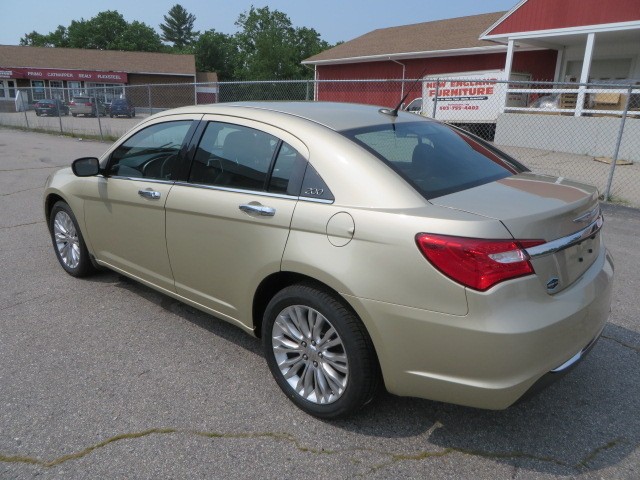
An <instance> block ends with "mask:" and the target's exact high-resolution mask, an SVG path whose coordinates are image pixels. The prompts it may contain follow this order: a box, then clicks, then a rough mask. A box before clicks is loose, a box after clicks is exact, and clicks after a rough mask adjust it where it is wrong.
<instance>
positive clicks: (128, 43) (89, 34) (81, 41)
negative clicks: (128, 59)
mask: <svg viewBox="0 0 640 480" xmlns="http://www.w3.org/2000/svg"><path fill="white" fill-rule="evenodd" d="M20 45H29V46H34V47H70V48H93V49H99V50H127V51H145V52H158V51H161V50H162V49H163V48H164V47H163V45H162V40H160V36H159V35H158V34H157V33H156V31H155V30H154V29H153V28H151V27H150V26H148V25H146V24H144V23H141V22H137V21H134V22H132V23H128V22H127V21H126V20H125V19H124V17H123V16H122V15H121V14H120V13H118V12H116V11H115V10H107V11H104V12H100V13H98V14H97V15H96V16H95V17H93V18H91V19H89V20H84V19H80V20H72V21H71V24H70V25H69V26H68V27H63V26H62V25H60V26H58V28H57V29H56V30H54V31H53V32H50V33H48V34H46V35H42V34H40V33H38V32H35V31H34V32H31V33H28V34H26V35H25V36H24V37H22V38H21V39H20Z"/></svg>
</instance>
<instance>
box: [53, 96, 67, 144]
mask: <svg viewBox="0 0 640 480" xmlns="http://www.w3.org/2000/svg"><path fill="white" fill-rule="evenodd" d="M57 100H58V99H57V98H54V99H53V101H54V102H56V112H58V123H60V135H62V134H63V133H64V132H63V131H62V112H61V111H60V105H58V102H57Z"/></svg>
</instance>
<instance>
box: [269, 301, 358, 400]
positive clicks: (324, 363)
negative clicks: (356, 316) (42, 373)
mask: <svg viewBox="0 0 640 480" xmlns="http://www.w3.org/2000/svg"><path fill="white" fill-rule="evenodd" d="M271 344H272V346H273V354H274V356H275V359H276V362H277V364H278V367H279V369H280V372H281V373H282V375H283V377H284V378H285V379H286V381H287V383H288V384H289V385H290V386H291V388H293V389H294V390H295V392H296V393H297V394H298V395H300V396H301V397H302V398H304V399H305V400H307V401H309V402H312V403H316V404H328V403H333V402H335V401H336V400H337V399H338V398H340V396H342V394H343V393H344V390H345V388H346V386H347V383H348V381H349V361H348V359H347V353H346V351H345V348H344V344H343V342H342V339H341V338H340V335H338V332H337V331H336V329H335V328H334V327H333V325H331V323H330V322H329V320H327V318H326V317H325V316H324V315H322V314H321V313H320V312H318V311H317V310H315V309H313V308H310V307H307V306H305V305H292V306H290V307H287V308H285V309H284V310H282V311H281V312H280V313H279V314H278V317H277V319H276V321H275V323H274V325H273V330H272V333H271Z"/></svg>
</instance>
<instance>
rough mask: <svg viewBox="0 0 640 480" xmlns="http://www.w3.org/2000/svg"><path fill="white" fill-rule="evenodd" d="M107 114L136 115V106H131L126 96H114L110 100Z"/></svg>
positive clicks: (114, 115) (116, 115) (112, 115)
mask: <svg viewBox="0 0 640 480" xmlns="http://www.w3.org/2000/svg"><path fill="white" fill-rule="evenodd" d="M109 116H111V118H113V117H129V118H133V117H135V116H136V107H134V106H133V103H131V100H129V99H128V98H116V99H114V100H113V101H112V102H111V108H110V110H109Z"/></svg>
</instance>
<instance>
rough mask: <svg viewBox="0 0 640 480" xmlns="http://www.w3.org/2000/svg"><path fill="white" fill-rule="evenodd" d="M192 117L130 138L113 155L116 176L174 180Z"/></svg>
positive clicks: (111, 169) (112, 168) (111, 172)
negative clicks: (179, 155)
mask: <svg viewBox="0 0 640 480" xmlns="http://www.w3.org/2000/svg"><path fill="white" fill-rule="evenodd" d="M191 124H192V122H191V121H190V120H181V121H175V122H166V123H160V124H156V125H152V126H150V127H147V128H145V129H144V130H141V131H139V132H137V133H135V134H134V135H133V136H131V137H129V138H128V139H127V140H126V141H125V142H124V143H122V144H121V145H120V146H119V147H118V148H116V150H115V151H114V152H113V153H112V154H111V159H110V162H109V167H108V173H109V175H112V176H119V177H130V178H145V179H153V180H171V179H173V178H174V174H175V172H176V170H177V168H178V164H179V162H178V154H179V152H180V148H181V147H182V143H183V142H184V139H185V137H186V135H187V132H188V131H189V128H190V127H191Z"/></svg>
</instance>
